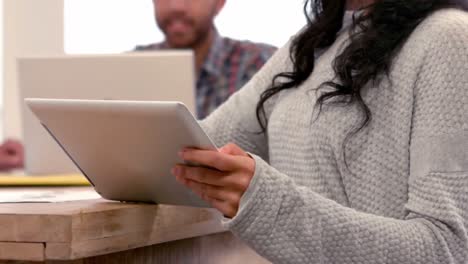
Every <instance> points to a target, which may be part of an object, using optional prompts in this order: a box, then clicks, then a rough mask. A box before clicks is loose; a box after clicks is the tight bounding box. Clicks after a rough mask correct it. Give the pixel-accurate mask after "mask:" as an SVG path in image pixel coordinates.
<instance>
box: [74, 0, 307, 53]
mask: <svg viewBox="0 0 468 264" xmlns="http://www.w3.org/2000/svg"><path fill="white" fill-rule="evenodd" d="M190 1H193V0H190ZM302 7H303V0H227V4H226V6H225V7H224V9H223V10H222V12H221V14H220V15H219V17H218V18H217V21H216V24H217V27H218V29H219V31H220V33H221V34H223V35H225V36H230V37H233V38H238V39H250V40H253V41H258V42H265V43H271V44H273V45H275V46H281V45H283V44H284V43H285V42H286V41H287V40H288V39H289V37H290V36H291V35H293V34H294V33H295V32H297V31H298V30H299V29H300V28H301V27H302V26H303V25H304V24H305V19H304V15H303V14H302ZM162 38H163V36H162V34H161V32H160V31H159V30H158V29H157V27H156V25H155V22H154V17H153V6H152V0H65V51H66V52H67V53H78V54H79V53H117V52H122V51H127V50H132V49H133V48H134V47H135V45H136V44H146V43H152V42H156V41H160V40H162Z"/></svg>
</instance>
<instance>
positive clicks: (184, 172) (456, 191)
mask: <svg viewBox="0 0 468 264" xmlns="http://www.w3.org/2000/svg"><path fill="white" fill-rule="evenodd" d="M347 10H348V11H350V10H354V15H353V18H352V19H351V25H349V26H347V25H346V23H344V22H343V21H344V17H345V14H346V13H347V12H346V11H347ZM466 10H467V4H466V1H457V0H374V1H358V0H356V1H350V0H348V1H344V0H342V1H339V0H315V1H312V2H309V1H307V2H306V4H305V11H306V14H311V15H309V16H307V17H308V24H307V26H306V27H305V28H304V29H303V30H301V31H300V32H299V33H298V35H297V36H295V37H294V38H293V39H292V40H291V41H290V42H289V43H288V44H287V45H286V46H285V47H283V48H282V49H281V50H279V51H278V52H277V53H276V54H275V55H274V56H273V58H272V59H270V61H269V62H268V63H267V64H266V66H264V67H263V69H262V70H261V71H260V72H259V73H258V74H257V75H256V76H255V77H254V78H253V79H252V80H251V81H250V82H249V83H248V84H247V85H246V86H245V87H244V88H243V89H241V90H240V91H239V92H238V93H237V94H235V95H234V96H233V97H231V99H230V100H228V101H227V102H226V103H225V104H224V105H222V106H221V107H220V108H219V109H218V110H217V111H215V112H214V113H213V114H212V115H211V116H209V117H208V118H207V119H206V120H204V121H202V125H203V127H204V128H205V129H206V131H207V133H208V134H209V135H210V136H211V137H212V139H213V140H214V142H215V143H216V144H217V145H219V146H221V145H225V144H228V143H229V142H233V143H231V144H228V145H225V146H224V147H223V148H221V149H220V150H219V152H215V151H206V150H195V149H185V150H183V151H181V153H180V156H181V157H182V158H183V159H184V160H186V161H190V162H194V163H198V164H202V165H205V166H203V167H188V166H183V165H178V166H176V167H175V168H174V169H173V174H175V175H176V177H177V179H178V180H179V181H180V182H181V183H183V184H185V185H186V186H188V187H189V188H191V189H192V190H193V191H194V192H196V193H197V194H198V195H200V196H201V197H202V198H203V199H205V200H206V201H208V202H209V203H210V204H211V205H213V207H215V208H217V209H218V210H219V211H221V212H222V213H223V214H224V215H225V216H226V218H225V219H224V224H225V226H226V227H227V228H228V229H229V230H231V231H232V232H233V233H234V234H235V235H237V236H238V237H240V238H241V239H242V240H243V241H245V242H247V243H248V244H249V245H250V246H251V247H253V248H254V249H255V250H256V251H257V252H258V253H260V254H261V255H263V256H264V257H266V258H267V259H269V260H270V261H272V262H275V263H468V230H467V229H468V14H467V13H466ZM343 24H345V25H343ZM247 152H249V154H247Z"/></svg>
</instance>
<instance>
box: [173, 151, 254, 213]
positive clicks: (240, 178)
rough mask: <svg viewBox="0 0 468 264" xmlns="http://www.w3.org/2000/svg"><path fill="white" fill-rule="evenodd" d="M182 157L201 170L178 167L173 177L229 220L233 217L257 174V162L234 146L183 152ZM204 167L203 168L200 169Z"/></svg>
mask: <svg viewBox="0 0 468 264" xmlns="http://www.w3.org/2000/svg"><path fill="white" fill-rule="evenodd" d="M179 155H180V157H181V158H182V159H183V160H185V161H187V162H190V163H194V164H199V165H200V166H196V167H195V166H187V165H177V166H175V167H174V168H173V169H172V174H174V175H175V176H176V179H177V181H179V182H180V183H182V184H184V185H185V186H187V187H189V188H190V189H192V190H193V191H194V192H195V193H196V194H197V195H199V196H200V197H201V198H202V199H203V200H205V201H207V202H208V203H209V204H211V205H212V206H213V207H214V208H216V209H218V210H219V211H221V212H222V213H223V214H224V215H225V216H227V217H231V218H232V217H234V216H235V215H236V214H237V211H238V209H239V202H240V199H241V197H242V195H243V194H244V193H245V191H246V190H247V188H248V187H249V184H250V181H251V180H252V177H253V175H254V172H255V160H254V159H253V158H252V157H250V156H249V155H248V154H247V153H246V152H245V151H243V150H242V149H241V148H240V147H238V146H237V145H235V144H228V145H226V146H224V147H222V148H221V149H220V150H219V152H216V151H212V150H197V149H184V150H182V151H181V152H180V153H179ZM201 166H203V167H201Z"/></svg>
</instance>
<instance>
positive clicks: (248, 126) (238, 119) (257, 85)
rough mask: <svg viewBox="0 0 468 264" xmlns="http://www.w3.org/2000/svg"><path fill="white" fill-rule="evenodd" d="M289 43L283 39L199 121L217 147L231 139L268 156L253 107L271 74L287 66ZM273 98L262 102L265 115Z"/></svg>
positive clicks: (254, 107)
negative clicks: (243, 82)
mask: <svg viewBox="0 0 468 264" xmlns="http://www.w3.org/2000/svg"><path fill="white" fill-rule="evenodd" d="M290 43H291V42H288V43H286V44H285V45H284V46H283V47H282V48H280V49H279V50H277V51H276V52H275V53H274V54H273V56H272V57H271V58H270V59H269V60H268V61H267V62H266V63H265V65H263V67H262V68H261V69H260V70H259V71H258V72H257V73H256V74H255V75H254V76H253V78H252V79H251V80H250V81H249V82H247V83H246V85H245V86H244V87H242V89H240V90H239V91H237V92H236V93H234V94H233V95H232V96H231V97H230V98H229V99H228V100H227V101H226V102H225V103H223V104H222V105H221V106H219V107H218V108H217V109H216V110H215V111H214V112H213V113H212V114H211V115H209V116H208V117H207V118H206V119H204V120H202V121H201V122H200V125H201V126H202V127H203V129H204V130H205V132H206V133H207V134H208V135H209V136H210V137H211V139H212V140H213V142H214V143H215V144H216V145H217V146H218V147H221V146H223V145H225V144H227V143H235V144H237V145H239V146H240V147H242V148H243V149H244V150H245V151H248V152H251V153H254V154H257V155H259V156H261V157H262V158H264V159H265V160H268V141H267V138H266V136H265V134H264V133H260V132H261V127H260V125H259V123H258V120H257V118H256V107H257V103H258V101H259V100H260V95H261V94H262V92H263V91H265V90H266V89H267V88H269V87H270V86H271V84H272V80H273V78H274V76H275V75H276V74H278V73H280V72H283V71H290V70H291V61H290V59H289V48H290ZM275 101H276V98H275V97H274V98H271V99H270V100H268V101H267V102H266V103H265V114H266V117H267V118H268V116H269V114H270V111H271V109H272V107H273V105H274V104H275Z"/></svg>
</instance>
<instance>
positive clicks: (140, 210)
mask: <svg viewBox="0 0 468 264" xmlns="http://www.w3.org/2000/svg"><path fill="white" fill-rule="evenodd" d="M2 190H5V189H0V191H2ZM219 217H220V215H219V214H218V213H217V212H216V211H214V210H211V209H199V208H190V207H179V206H167V205H149V204H127V203H120V202H113V201H107V200H103V199H99V200H84V201H72V202H63V203H17V204H0V263H29V262H42V263H268V262H267V261H266V260H264V259H263V258H261V257H260V256H258V255H257V254H256V253H255V252H254V251H252V250H251V249H250V248H248V247H247V246H246V245H245V244H243V243H242V242H241V241H239V240H238V239H236V238H235V237H234V236H233V235H232V234H231V233H229V232H226V230H224V229H223V228H222V226H221V225H220V221H219Z"/></svg>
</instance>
